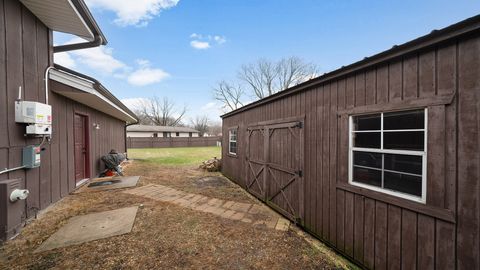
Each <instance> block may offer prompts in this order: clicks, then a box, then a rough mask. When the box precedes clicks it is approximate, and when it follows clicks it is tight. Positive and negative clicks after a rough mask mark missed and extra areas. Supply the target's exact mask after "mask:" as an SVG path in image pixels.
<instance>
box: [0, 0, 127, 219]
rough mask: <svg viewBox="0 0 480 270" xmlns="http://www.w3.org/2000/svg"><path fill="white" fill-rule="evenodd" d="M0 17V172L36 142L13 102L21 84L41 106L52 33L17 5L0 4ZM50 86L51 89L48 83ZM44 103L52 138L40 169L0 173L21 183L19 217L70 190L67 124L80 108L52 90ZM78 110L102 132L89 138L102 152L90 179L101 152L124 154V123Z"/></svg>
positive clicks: (72, 184)
mask: <svg viewBox="0 0 480 270" xmlns="http://www.w3.org/2000/svg"><path fill="white" fill-rule="evenodd" d="M0 15H1V18H2V19H1V20H0V51H1V52H2V53H0V138H1V139H0V168H2V169H3V168H12V167H18V166H20V165H21V163H22V149H23V147H24V146H26V145H38V144H39V143H40V141H41V139H39V138H32V137H25V136H24V133H25V124H17V123H15V104H14V102H15V100H16V99H17V98H18V89H19V86H21V87H22V98H23V99H24V100H27V101H38V102H42V103H44V102H45V81H44V72H45V70H46V68H47V67H48V66H50V65H52V64H53V63H52V35H51V31H50V30H49V29H48V28H47V27H46V26H45V25H44V24H43V23H42V22H41V21H40V20H38V19H37V18H36V17H35V16H34V15H33V14H32V13H31V12H30V11H29V10H28V9H27V8H25V7H24V6H23V5H22V4H21V3H20V2H19V1H4V0H0ZM50 85H51V86H50V87H51V88H53V87H55V85H54V83H52V82H50ZM57 86H58V85H57ZM49 103H50V104H51V105H52V108H53V138H52V141H51V142H50V143H47V144H45V145H44V148H45V151H43V152H42V156H41V166H40V168H36V169H30V170H18V171H14V172H10V173H6V174H3V175H0V180H5V179H14V178H21V179H23V184H24V185H25V187H26V188H27V189H28V190H29V191H30V195H29V197H28V198H27V201H26V209H25V213H23V218H29V217H32V216H35V214H36V213H37V212H38V210H40V209H43V208H45V207H47V206H48V205H50V204H51V203H52V202H55V201H57V200H59V199H60V198H62V197H64V196H66V195H68V194H69V192H71V191H73V190H74V189H75V179H74V167H73V166H74V160H73V157H74V155H73V140H72V138H73V132H72V130H73V126H72V127H71V128H70V127H69V125H73V112H74V111H75V109H76V108H77V107H82V105H80V104H78V103H76V102H74V101H73V100H70V99H67V98H64V97H61V96H59V95H56V94H54V93H52V92H50V94H49ZM83 107H84V106H83ZM83 110H85V111H87V113H88V114H89V115H90V116H91V117H92V118H93V117H96V116H99V117H103V119H104V122H103V123H104V125H103V126H102V128H104V130H103V133H99V134H97V135H94V134H93V135H92V136H91V142H95V143H96V144H101V145H104V149H101V150H102V151H97V150H95V151H92V156H91V162H92V166H91V167H92V173H93V174H92V176H95V175H97V174H98V173H99V172H100V170H102V169H103V165H102V164H100V163H99V162H97V161H98V159H99V157H100V156H101V155H103V154H105V153H106V152H105V150H106V149H108V150H110V149H111V148H115V149H117V150H119V151H125V144H124V143H125V139H124V135H125V132H124V126H125V123H124V122H122V121H120V120H117V119H114V118H112V117H110V116H106V115H104V114H103V113H101V112H98V111H95V110H93V109H91V108H86V107H84V108H83ZM110 132H111V133H110ZM97 141H98V142H97ZM93 164H94V165H93Z"/></svg>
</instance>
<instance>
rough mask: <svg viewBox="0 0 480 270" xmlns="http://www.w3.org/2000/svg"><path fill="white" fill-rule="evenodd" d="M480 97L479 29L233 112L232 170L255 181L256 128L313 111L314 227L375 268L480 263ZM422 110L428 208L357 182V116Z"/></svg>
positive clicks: (309, 151) (226, 125)
mask: <svg viewBox="0 0 480 270" xmlns="http://www.w3.org/2000/svg"><path fill="white" fill-rule="evenodd" d="M479 95H480V38H479V34H478V33H476V34H474V35H473V36H472V35H470V36H469V37H463V38H461V39H457V40H454V41H451V42H449V43H443V44H437V45H435V46H433V47H429V48H427V49H422V50H421V51H416V52H414V53H409V54H408V55H402V56H400V57H397V58H395V59H393V60H390V61H388V62H384V63H380V64H377V65H375V66H370V67H368V68H366V69H362V70H360V71H357V72H355V73H350V74H347V75H345V76H342V77H341V78H337V79H334V80H331V81H327V82H324V83H321V84H318V85H315V86H312V87H310V88H308V89H307V90H305V91H301V92H297V93H293V94H292V95H289V96H286V97H283V98H280V99H276V100H272V101H270V102H267V103H265V104H263V105H260V106H257V107H253V108H251V109H248V110H245V111H242V112H239V113H236V114H232V115H229V116H227V117H225V118H224V119H223V134H228V130H229V129H230V128H232V127H238V155H237V157H233V156H231V155H228V154H227V151H228V149H227V147H224V148H223V150H222V151H223V152H222V157H223V167H222V170H223V173H224V174H225V175H226V176H228V177H229V178H231V179H232V180H233V181H235V182H237V183H238V184H239V185H241V186H245V172H246V170H245V166H246V164H245V149H246V128H247V127H248V126H250V125H253V124H255V123H258V122H262V121H270V120H278V119H282V118H288V117H304V119H305V120H304V134H305V135H304V138H305V152H304V156H303V157H304V160H305V163H304V187H305V192H304V194H305V198H304V205H305V218H304V220H303V226H304V227H305V228H306V229H307V230H308V231H310V232H311V233H313V234H314V235H315V236H317V237H318V238H320V239H321V240H323V241H324V242H326V243H328V244H329V245H331V246H332V247H334V248H335V249H337V250H338V251H340V252H341V253H342V254H344V255H346V256H348V257H349V258H351V259H352V260H354V261H355V262H357V263H359V264H361V265H363V266H365V267H367V268H372V269H373V268H375V269H386V268H388V269H400V268H403V269H434V268H438V269H455V268H458V269H478V268H480V262H479V258H480V251H479V243H480V239H479V228H480V226H479V222H480V218H479V215H480V184H479V180H478V179H480V175H479V174H480V149H479V148H480V139H479V129H480V97H479ZM417 107H427V108H428V130H429V132H428V146H427V148H428V151H427V155H428V160H427V202H426V204H420V203H416V202H412V201H407V200H405V199H400V198H396V197H392V196H389V195H385V194H381V193H377V192H373V191H369V190H366V189H362V188H358V187H354V186H351V185H349V184H348V180H347V179H348V115H349V114H351V113H353V112H378V111H380V112H381V111H384V110H391V109H393V108H397V109H398V108H403V109H408V108H417ZM223 145H228V136H224V139H223Z"/></svg>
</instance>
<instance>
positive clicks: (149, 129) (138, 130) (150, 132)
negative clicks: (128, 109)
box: [127, 125, 199, 138]
mask: <svg viewBox="0 0 480 270" xmlns="http://www.w3.org/2000/svg"><path fill="white" fill-rule="evenodd" d="M198 134H199V131H198V130H195V129H193V128H189V127H170V126H149V125H132V126H128V127H127V137H143V138H148V137H161V138H172V137H198Z"/></svg>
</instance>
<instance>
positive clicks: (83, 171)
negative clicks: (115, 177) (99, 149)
mask: <svg viewBox="0 0 480 270" xmlns="http://www.w3.org/2000/svg"><path fill="white" fill-rule="evenodd" d="M87 123H88V121H87V116H84V115H80V114H75V119H74V143H75V181H76V182H77V183H78V182H79V181H81V180H83V179H85V178H88V177H89V173H88V155H89V153H88V136H87V134H88V133H87V128H88V125H87Z"/></svg>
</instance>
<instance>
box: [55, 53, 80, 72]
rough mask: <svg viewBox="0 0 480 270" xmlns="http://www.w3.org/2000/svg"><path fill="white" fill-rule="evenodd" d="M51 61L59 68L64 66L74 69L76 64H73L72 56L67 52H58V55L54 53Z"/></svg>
mask: <svg viewBox="0 0 480 270" xmlns="http://www.w3.org/2000/svg"><path fill="white" fill-rule="evenodd" d="M53 61H54V62H55V63H56V64H59V65H61V66H64V67H66V68H70V69H72V68H75V67H76V66H77V64H76V63H75V60H74V59H73V58H72V56H71V55H70V54H69V53H68V52H60V53H55V54H54V55H53Z"/></svg>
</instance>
